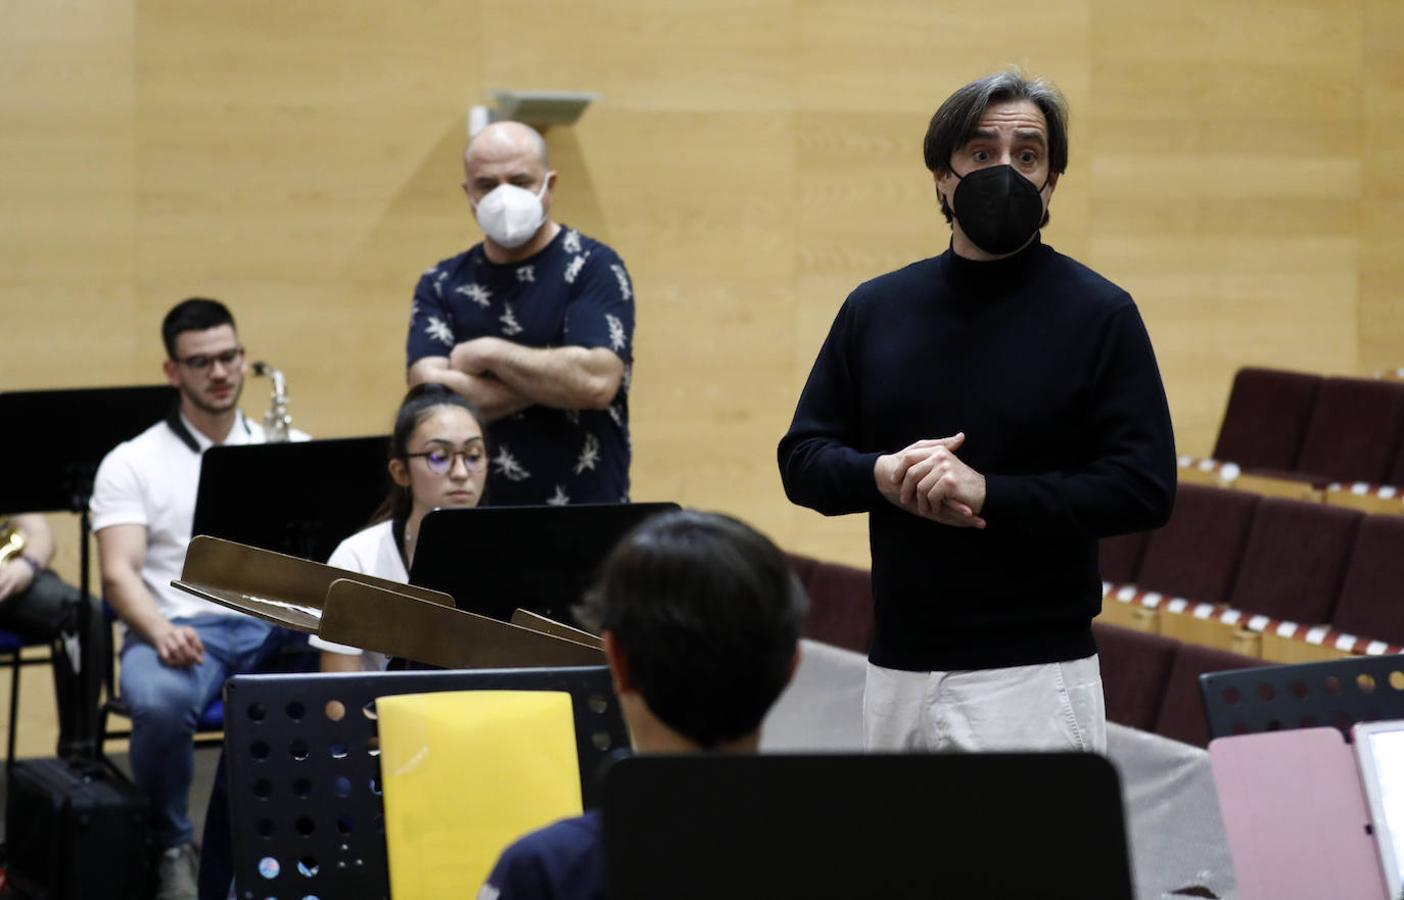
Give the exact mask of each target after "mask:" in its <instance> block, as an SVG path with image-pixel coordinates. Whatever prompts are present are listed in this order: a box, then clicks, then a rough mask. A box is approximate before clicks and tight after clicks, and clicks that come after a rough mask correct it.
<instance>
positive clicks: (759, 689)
mask: <svg viewBox="0 0 1404 900" xmlns="http://www.w3.org/2000/svg"><path fill="white" fill-rule="evenodd" d="M808 606H809V601H808V598H806V597H805V594H804V589H803V588H802V587H800V584H799V580H798V579H796V578H795V576H794V573H793V572H791V570H790V566H789V563H788V562H787V561H786V559H785V556H784V554H782V553H781V552H780V550H779V549H777V548H776V546H775V545H774V544H773V543H771V542H770V540H769V539H768V538H766V537H765V536H764V535H762V534H761V533H760V532H758V531H756V530H755V529H754V528H751V527H750V526H749V525H746V524H745V523H743V522H740V521H738V520H736V519H733V518H730V517H729V516H724V515H720V514H717V513H704V512H697V511H695V510H681V511H676V512H669V513H662V514H660V515H657V516H654V517H653V518H651V519H648V520H646V521H644V522H643V523H642V524H640V525H639V526H638V527H636V528H635V529H634V530H633V531H631V532H630V533H629V534H628V535H626V536H625V537H624V539H623V540H622V541H620V542H619V544H618V546H616V547H615V548H614V550H613V551H612V552H611V553H610V555H609V557H608V559H607V560H606V561H605V563H604V568H603V570H602V572H601V575H600V578H599V581H598V583H597V584H596V586H595V587H594V588H593V589H592V590H591V591H590V592H589V593H588V594H587V595H586V598H585V602H584V603H583V604H582V605H581V606H580V607H579V608H578V609H577V610H576V615H577V616H578V617H579V618H580V620H581V621H582V622H584V623H585V624H586V625H587V626H589V627H594V628H596V629H597V630H600V631H610V632H612V633H613V634H614V636H615V639H616V640H617V642H618V645H619V647H620V652H621V653H622V654H623V656H624V659H625V661H626V663H627V665H628V669H629V673H630V675H631V676H632V678H633V681H634V684H635V686H636V687H637V688H638V691H639V693H640V694H642V695H643V698H644V700H645V701H646V702H647V703H648V707H649V709H650V710H652V711H653V713H654V715H656V716H658V718H659V719H660V720H662V721H663V723H664V724H666V725H667V726H668V727H669V728H672V729H673V730H674V731H677V732H678V733H680V734H682V735H684V736H686V737H688V738H691V739H692V740H694V741H696V742H697V743H698V744H700V745H702V746H703V747H714V746H716V745H717V744H719V743H721V742H724V741H731V740H736V739H737V738H741V737H744V736H746V735H748V734H751V733H752V732H754V731H755V730H756V729H758V728H759V727H760V724H761V720H762V719H764V718H765V714H766V712H767V711H768V710H769V709H770V706H771V704H773V703H774V702H775V699H776V698H777V697H779V696H780V692H781V691H782V690H783V689H784V687H785V684H786V682H787V680H788V678H789V674H790V665H791V662H792V661H793V659H794V654H795V647H796V644H797V643H798V641H799V637H800V631H801V629H802V628H803V626H804V618H805V614H806V613H807V611H808Z"/></svg>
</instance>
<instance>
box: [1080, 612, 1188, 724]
mask: <svg viewBox="0 0 1404 900" xmlns="http://www.w3.org/2000/svg"><path fill="white" fill-rule="evenodd" d="M1092 636H1093V637H1094V638H1095V639H1096V641H1097V657H1098V660H1099V661H1100V663H1101V667H1102V693H1103V694H1104V695H1105V696H1106V700H1107V719H1109V720H1110V721H1112V722H1116V723H1117V724H1118V725H1128V726H1130V727H1131V728H1139V729H1141V730H1142V731H1151V730H1152V729H1154V728H1155V721H1156V718H1157V717H1158V716H1159V715H1160V707H1161V706H1162V704H1163V702H1164V700H1165V685H1166V682H1167V681H1168V680H1169V677H1170V668H1171V666H1172V665H1173V664H1174V662H1175V652H1176V650H1178V649H1179V646H1180V642H1179V641H1177V640H1175V639H1173V638H1167V637H1161V636H1160V635H1158V634H1146V633H1145V632H1142V631H1132V630H1131V629H1130V628H1118V627H1117V626H1115V625H1106V624H1103V623H1102V622H1093V623H1092Z"/></svg>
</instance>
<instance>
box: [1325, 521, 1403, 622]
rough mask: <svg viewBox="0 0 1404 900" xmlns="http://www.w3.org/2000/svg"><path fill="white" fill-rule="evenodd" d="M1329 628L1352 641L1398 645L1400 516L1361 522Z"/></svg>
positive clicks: (1401, 546)
mask: <svg viewBox="0 0 1404 900" xmlns="http://www.w3.org/2000/svg"><path fill="white" fill-rule="evenodd" d="M1331 625H1332V627H1334V628H1335V629H1336V630H1337V631H1343V632H1345V633H1346V634H1353V635H1355V636H1356V637H1363V638H1373V639H1375V640H1380V641H1385V642H1386V643H1389V644H1394V645H1396V646H1399V645H1404V516H1390V515H1381V516H1366V517H1365V521H1364V523H1363V524H1362V525H1361V526H1360V532H1359V533H1358V534H1357V535H1356V536H1355V551H1354V552H1353V553H1352V554H1351V557H1350V563H1349V565H1348V567H1347V569H1346V575H1345V583H1344V584H1342V585H1341V600H1340V603H1339V604H1338V605H1337V607H1336V614H1335V615H1334V616H1333V617H1332V618H1331Z"/></svg>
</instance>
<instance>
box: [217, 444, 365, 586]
mask: <svg viewBox="0 0 1404 900" xmlns="http://www.w3.org/2000/svg"><path fill="white" fill-rule="evenodd" d="M386 441H387V439H386V438H384V437H358V438H338V439H335V440H326V441H293V442H290V443H282V444H245V445H239V446H229V447H211V448H210V449H209V450H207V451H205V455H204V459H203V460H202V461H201V464H200V491H199V494H198V495H197V497H196V500H195V524H194V528H193V530H192V531H191V533H192V534H195V535H201V534H205V535H210V536H211V537H218V538H223V539H225V540H229V541H235V542H237V543H240V544H248V545H249V546H251V547H259V548H261V549H264V550H273V551H276V552H278V553H287V554H289V555H291V556H300V557H302V558H303V559H311V560H315V561H317V562H325V561H326V559H327V557H328V556H330V555H331V553H332V551H333V550H335V549H336V545H337V544H339V543H341V541H342V540H344V539H345V538H347V537H349V536H350V535H352V534H354V533H356V532H357V531H359V530H361V529H362V528H364V527H366V524H367V523H368V522H369V521H370V518H371V516H372V515H373V514H374V513H375V510H376V507H378V506H379V505H380V502H381V501H382V500H384V499H385V494H386V491H387V490H388V489H389V476H388V475H387V473H386V469H385V460H386V449H387V445H386Z"/></svg>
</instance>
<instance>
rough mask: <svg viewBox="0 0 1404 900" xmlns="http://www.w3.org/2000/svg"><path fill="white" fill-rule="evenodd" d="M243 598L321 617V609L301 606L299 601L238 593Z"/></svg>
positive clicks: (313, 616) (315, 617) (316, 617)
mask: <svg viewBox="0 0 1404 900" xmlns="http://www.w3.org/2000/svg"><path fill="white" fill-rule="evenodd" d="M239 596H240V597H242V598H244V599H245V600H254V601H257V602H258V603H267V604H268V605H269V606H281V607H282V608H283V609H291V610H296V611H297V612H300V613H305V614H307V615H309V616H311V617H312V618H314V619H321V618H322V611H321V610H320V609H318V608H317V607H315V606H303V605H302V604H300V603H290V602H288V601H287V600H274V599H272V598H270V597H260V596H258V595H256V594H240V595H239Z"/></svg>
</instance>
